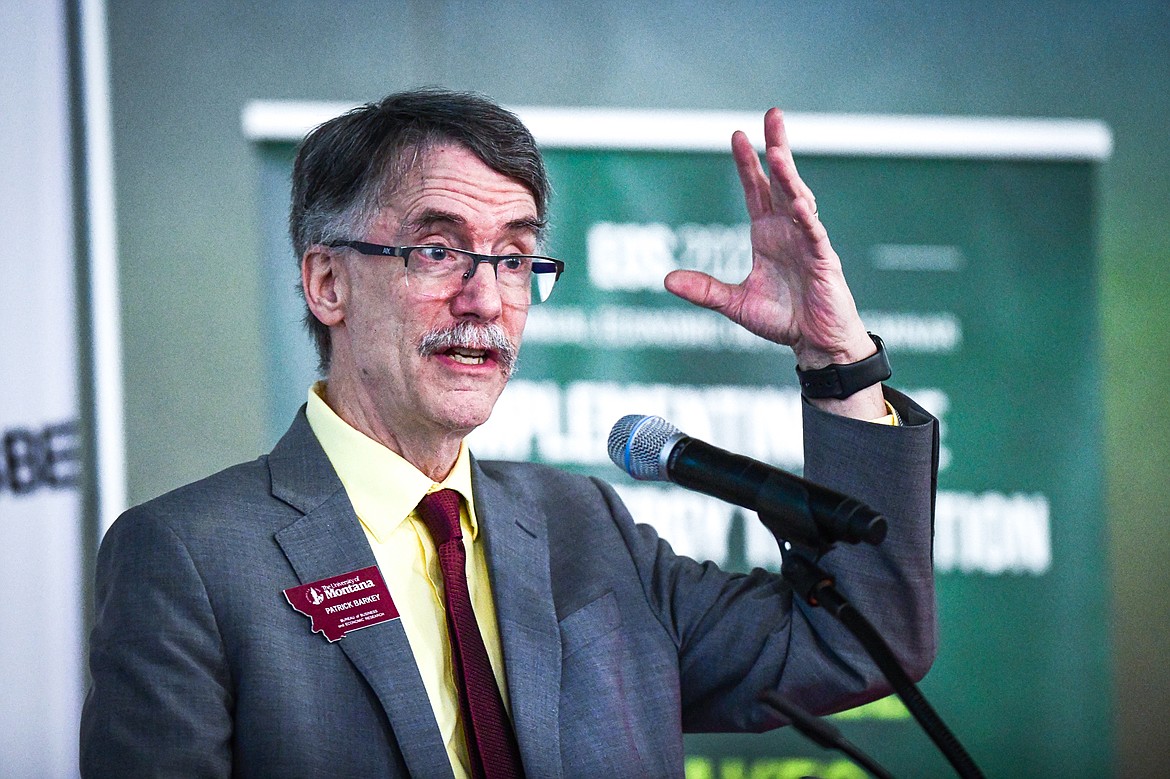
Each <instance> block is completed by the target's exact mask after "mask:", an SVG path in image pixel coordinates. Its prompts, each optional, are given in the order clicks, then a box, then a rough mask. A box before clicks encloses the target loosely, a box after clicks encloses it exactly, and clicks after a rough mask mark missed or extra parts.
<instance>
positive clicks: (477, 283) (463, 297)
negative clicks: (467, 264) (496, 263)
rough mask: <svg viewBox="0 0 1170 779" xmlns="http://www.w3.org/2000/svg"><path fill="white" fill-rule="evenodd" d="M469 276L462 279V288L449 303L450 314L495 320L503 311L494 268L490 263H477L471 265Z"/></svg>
mask: <svg viewBox="0 0 1170 779" xmlns="http://www.w3.org/2000/svg"><path fill="white" fill-rule="evenodd" d="M470 274H471V275H470V276H467V277H466V278H464V280H463V286H462V287H461V288H460V290H459V293H458V294H457V295H455V297H454V298H453V299H452V301H451V304H452V313H454V314H456V315H457V316H475V317H477V318H480V319H495V318H496V317H498V316H499V315H500V312H501V311H502V309H503V302H502V300H501V299H500V288H499V286H498V285H497V284H496V272H495V268H493V267H492V264H491V263H490V262H477V263H475V264H474V265H472V267H471V270H470Z"/></svg>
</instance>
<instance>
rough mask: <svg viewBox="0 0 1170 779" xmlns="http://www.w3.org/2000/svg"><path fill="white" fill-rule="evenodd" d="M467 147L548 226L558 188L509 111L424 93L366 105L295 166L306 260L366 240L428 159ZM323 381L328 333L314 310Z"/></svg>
mask: <svg viewBox="0 0 1170 779" xmlns="http://www.w3.org/2000/svg"><path fill="white" fill-rule="evenodd" d="M447 142H454V143H457V144H459V145H461V146H464V147H466V148H467V149H468V150H469V151H471V152H472V153H474V154H475V155H476V156H477V157H479V159H480V160H482V161H483V163H484V164H485V165H487V166H488V167H489V168H491V169H492V170H494V171H496V172H497V173H501V174H503V175H505V176H508V177H509V178H512V179H515V180H516V181H518V182H520V183H521V184H522V185H524V187H525V188H527V189H528V190H529V192H531V193H532V198H533V200H535V201H536V214H537V218H538V220H539V221H540V222H541V223H543V222H544V221H545V219H546V212H547V208H548V199H549V194H550V186H549V182H548V175H547V173H546V172H545V168H544V160H543V158H542V157H541V155H540V151H539V150H538V149H537V148H536V141H535V140H533V138H532V134H531V133H530V132H529V131H528V128H526V127H525V126H524V125H523V123H521V122H520V120H519V119H518V118H517V117H516V115H515V114H512V113H511V112H509V111H506V110H504V109H503V108H501V107H500V106H499V105H497V104H496V103H494V102H492V101H491V100H489V99H488V98H486V97H483V96H482V95H477V94H473V93H468V92H451V91H447V90H443V89H434V88H426V89H417V90H412V91H409V92H399V93H397V94H393V95H390V96H388V97H386V98H384V99H382V100H381V101H379V102H377V103H367V104H366V105H363V106H360V107H358V108H355V109H353V110H352V111H349V112H347V113H345V114H343V115H341V116H339V117H337V118H335V119H330V120H329V121H328V122H325V123H324V124H322V125H320V126H319V127H317V128H316V129H314V130H313V131H312V132H310V133H309V134H308V135H307V136H306V137H305V139H304V141H302V142H301V145H300V147H299V148H298V149H297V156H296V161H295V162H294V164H293V176H292V207H291V208H290V210H289V219H288V225H289V235H290V237H291V238H292V245H293V250H294V251H295V252H296V255H297V258H298V261H302V260H303V258H304V256H305V253H306V252H307V251H308V250H309V248H310V247H312V246H314V245H316V244H327V243H330V242H332V241H336V240H341V239H352V238H355V237H360V236H361V234H362V233H363V232H364V230H365V228H366V227H367V226H368V225H369V224H370V222H371V221H372V220H373V219H374V218H375V217H376V216H377V215H378V213H379V212H380V211H381V210H382V208H384V207H385V204H386V203H387V202H388V201H389V200H390V199H391V198H392V197H393V196H394V194H395V193H396V192H397V190H398V187H400V186H401V184H402V183H403V180H404V179H405V177H406V175H407V174H409V173H410V172H411V171H412V170H413V169H414V168H415V167H416V166H417V164H418V161H419V159H420V157H421V155H422V153H423V152H424V151H425V150H427V149H429V148H431V147H433V146H435V145H437V144H441V143H447ZM304 322H305V326H306V327H307V328H308V330H309V333H310V334H311V335H312V336H313V340H314V343H315V345H316V347H317V357H318V360H319V367H320V370H321V372H322V373H326V372H328V370H329V359H330V351H331V349H330V340H329V328H328V327H326V326H325V325H324V324H322V323H321V322H320V321H319V320H318V319H317V317H315V316H314V315H313V313H312V311H310V310H309V308H308V305H307V303H306V306H305V317H304Z"/></svg>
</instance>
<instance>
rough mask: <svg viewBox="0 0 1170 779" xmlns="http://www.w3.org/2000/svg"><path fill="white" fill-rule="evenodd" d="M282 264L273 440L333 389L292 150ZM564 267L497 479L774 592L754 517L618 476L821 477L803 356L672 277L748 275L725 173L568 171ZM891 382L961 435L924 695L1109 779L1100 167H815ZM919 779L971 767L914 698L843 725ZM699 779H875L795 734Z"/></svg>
mask: <svg viewBox="0 0 1170 779" xmlns="http://www.w3.org/2000/svg"><path fill="white" fill-rule="evenodd" d="M264 149H265V152H264V155H263V159H264V163H265V164H264V177H265V179H264V180H265V184H264V186H263V187H262V189H263V191H264V197H263V199H262V202H263V203H264V208H265V209H266V211H267V213H266V215H265V221H266V224H267V227H266V229H267V230H268V231H269V232H268V241H269V246H270V247H271V248H270V251H269V254H268V256H269V257H272V258H274V259H273V266H272V267H273V274H274V275H273V283H272V284H270V285H269V287H270V289H274V290H280V291H279V293H277V294H276V295H274V297H273V299H272V300H270V301H269V306H270V308H269V313H270V321H272V322H273V330H272V343H273V349H272V351H271V354H272V355H273V358H272V359H273V362H272V370H273V382H274V385H273V386H274V402H273V416H272V419H273V436H274V437H275V436H276V435H278V434H279V432H282V431H283V429H284V426H285V425H286V424H287V420H288V418H289V415H290V413H291V410H292V409H295V407H296V405H299V403H300V402H302V400H303V393H304V387H305V386H306V382H307V380H308V378H309V377H310V376H311V365H312V363H311V357H310V356H309V351H308V347H307V343H306V342H305V339H304V337H303V336H302V335H301V334H300V332H299V329H298V328H297V327H296V325H295V321H296V318H297V317H298V316H299V309H298V308H297V304H296V303H295V299H292V298H290V297H288V296H287V294H286V292H285V291H284V290H286V289H287V286H288V285H289V284H290V280H291V279H292V278H293V271H292V269H293V267H294V261H293V260H292V259H291V258H290V257H289V253H288V249H287V242H286V241H285V239H284V238H283V236H282V225H283V218H284V216H283V207H284V203H285V202H286V198H287V194H286V192H287V176H288V170H289V149H288V147H287V146H276V145H271V146H266V147H264ZM546 155H547V156H546V159H547V162H548V165H549V168H550V174H551V177H552V180H553V183H554V187H555V197H554V200H553V203H552V209H551V214H550V218H551V224H552V229H551V234H550V241H549V246H548V247H547V248H548V252H549V253H550V254H553V255H554V256H557V257H560V258H562V259H564V260H565V261H566V263H567V265H568V268H567V270H566V275H565V277H564V278H563V279H562V281H561V282H560V283H559V284H558V287H557V290H556V293H555V295H554V296H553V298H552V301H550V303H549V304H547V305H544V306H540V307H538V308H534V309H533V310H532V311H531V314H530V317H529V325H528V328H527V331H526V334H525V342H524V347H523V349H522V353H521V361H520V368H519V371H518V373H517V375H516V378H515V379H514V380H513V382H512V383H511V385H510V386H509V387H508V389H507V390H505V392H504V395H503V396H502V397H501V400H500V402H499V404H498V406H497V408H496V411H495V413H494V414H493V416H492V419H491V420H490V421H489V422H488V423H487V424H486V425H485V426H484V427H483V428H481V429H480V430H478V431H476V432H475V433H474V434H473V436H472V438H471V446H472V450H473V451H474V452H475V453H476V454H477V455H478V456H480V457H481V458H485V459H486V458H496V457H503V458H512V459H532V460H539V461H544V462H549V463H553V464H556V465H558V466H560V467H564V468H567V469H569V470H573V471H577V472H580V473H589V474H594V475H598V476H601V477H603V478H605V479H607V480H610V481H611V482H612V483H614V485H615V486H616V487H617V488H618V490H619V492H620V493H621V495H622V497H623V499H624V500H626V502H627V504H628V505H629V506H630V508H631V511H632V512H633V513H634V515H635V517H637V518H638V519H640V520H643V521H646V522H649V523H651V524H654V525H655V526H656V527H658V529H659V530H660V532H661V533H662V534H663V536H664V537H666V538H667V539H669V540H670V541H671V543H672V544H673V545H674V547H675V549H676V550H678V551H680V552H683V553H686V554H689V555H692V556H695V557H698V558H700V559H711V560H714V561H716V562H718V563H720V564H722V565H724V566H727V567H729V568H733V569H746V568H748V567H751V566H756V565H762V566H766V567H770V568H776V567H777V566H778V563H779V555H778V553H777V550H776V544H775V542H774V541H773V539H772V538H771V536H770V535H769V534H768V533H767V532H766V531H764V530H763V529H762V528H761V527H760V525H759V523H758V522H757V520H756V519H755V517H754V516H752V515H750V514H748V513H746V512H744V511H742V510H740V509H737V508H735V507H732V506H728V505H726V504H722V503H719V502H718V501H715V500H713V499H710V498H706V497H704V496H701V495H698V494H695V493H689V492H686V491H684V490H682V489H679V488H674V487H671V486H669V485H646V484H635V483H634V482H633V481H632V480H630V479H629V478H628V477H626V476H624V475H623V474H622V473H621V472H620V471H618V470H617V469H616V468H614V467H613V466H612V464H610V463H609V461H608V458H607V456H606V447H605V441H606V437H607V435H608V433H609V430H610V427H611V426H612V425H613V423H614V422H615V421H616V420H617V419H618V418H619V417H621V416H623V415H625V414H629V413H641V414H658V415H661V416H663V417H665V418H666V419H667V420H669V421H671V422H672V423H674V424H676V425H677V426H678V427H680V428H681V429H682V430H683V431H685V432H687V433H688V434H690V435H693V436H695V437H698V438H702V439H704V440H707V441H709V442H711V443H714V444H717V445H719V446H722V447H724V448H727V449H730V450H732V451H735V452H740V453H743V454H746V455H749V456H751V457H754V458H756V459H759V460H763V461H766V462H770V463H773V464H775V465H777V466H780V467H783V468H787V469H791V470H799V469H800V467H801V461H802V454H801V443H800V441H801V438H800V399H799V394H798V391H797V388H796V382H795V377H794V374H793V365H794V364H793V359H792V357H791V354H790V353H789V352H788V351H787V350H786V349H781V348H779V347H775V346H772V345H769V344H766V343H764V342H762V341H760V340H758V339H756V338H754V337H753V336H750V335H748V334H746V333H744V332H742V331H740V330H739V329H738V328H736V327H735V326H733V325H731V324H730V323H728V322H725V321H724V320H723V319H722V318H721V317H719V316H718V315H716V314H713V313H711V312H707V311H703V310H699V309H695V308H693V307H691V306H689V305H687V304H685V303H682V302H681V301H678V300H676V299H675V298H673V296H671V295H669V294H668V293H666V292H665V291H664V290H663V288H662V277H663V276H664V275H665V273H666V272H668V271H669V270H672V269H674V268H699V269H702V270H706V271H709V272H711V273H713V274H714V275H716V276H718V277H720V278H723V279H725V280H738V279H740V278H742V277H743V275H745V273H746V271H747V268H748V267H749V264H750V243H749V239H748V228H747V224H746V222H747V218H746V213H745V210H744V206H743V195H742V191H741V189H740V185H739V181H738V179H737V177H736V175H735V170H734V167H733V164H732V162H731V159H730V155H729V154H728V153H727V152H721V153H708V152H653V151H615V150H572V149H560V148H552V149H548V150H547V152H546ZM797 162H798V165H799V167H800V169H801V172H802V174H803V177H804V179H805V180H806V181H807V182H808V183H809V185H810V186H811V187H812V189H813V191H814V192H815V193H816V195H817V202H818V206H819V210H820V216H821V219H822V221H823V222H824V223H825V225H826V226H827V227H828V229H829V233H830V235H831V237H832V240H833V243H834V245H835V247H836V248H837V251H838V253H839V254H840V255H841V257H842V258H843V260H844V263H845V269H846V274H847V277H848V279H849V281H850V285H851V287H852V289H853V291H854V295H855V297H856V298H857V301H858V305H859V307H860V308H861V309H862V316H863V318H864V319H865V322H866V325H867V327H868V328H869V329H871V330H873V331H874V332H876V333H878V334H880V335H881V336H882V337H883V338H884V339H885V342H886V344H887V347H888V350H889V353H890V359H891V362H892V363H893V368H894V377H893V379H892V380H891V384H892V385H894V386H896V387H898V388H900V389H903V390H904V391H907V392H908V393H910V394H911V395H912V396H913V397H915V399H917V400H918V401H919V402H920V403H922V404H923V405H924V406H925V407H927V408H928V409H929V410H931V411H932V412H933V413H934V414H936V415H937V416H938V417H939V419H940V420H941V422H942V452H941V455H942V464H941V472H940V478H939V483H940V494H939V499H938V510H937V517H936V543H935V561H936V570H937V583H938V593H939V609H940V626H939V629H940V650H939V657H938V660H937V661H936V663H935V665H934V668H933V669H932V671H931V672H930V674H929V675H928V676H927V678H926V679H925V680H924V681H923V683H922V685H921V687H922V689H923V691H924V692H925V693H926V694H927V696H928V697H929V699H930V700H931V702H932V703H933V704H934V705H935V707H936V708H937V709H938V711H939V713H940V714H941V715H942V716H943V718H944V719H945V720H946V721H947V723H948V724H949V725H950V726H951V727H952V729H953V730H954V731H955V733H956V734H957V735H958V737H959V738H960V740H961V741H962V742H963V743H964V744H965V745H966V746H967V747H968V749H969V750H970V751H971V752H972V754H973V756H974V758H975V759H976V761H977V762H978V763H979V764H980V766H981V767H982V768H983V769H984V771H985V772H986V773H987V774H988V775H991V776H1029V777H1042V776H1053V777H1056V776H1062V777H1063V776H1099V775H1105V774H1107V773H1108V771H1109V766H1110V757H1111V738H1110V720H1111V710H1110V700H1111V691H1110V671H1109V665H1108V657H1109V651H1108V650H1109V646H1108V642H1109V629H1108V624H1107V614H1108V596H1107V593H1108V587H1107V580H1106V568H1105V549H1106V545H1105V537H1104V511H1103V495H1102V475H1101V436H1100V418H1101V413H1100V390H1099V369H1098V358H1097V349H1098V346H1097V344H1098V339H1097V333H1096V326H1095V323H1096V317H1095V313H1094V312H1095V306H1096V279H1095V273H1096V265H1095V261H1094V251H1093V250H1094V242H1093V241H1094V232H1093V199H1094V198H1093V195H1094V187H1093V184H1094V166H1093V165H1092V164H1091V163H1090V162H1085V161H1059V160H1057V161H1050V160H1046V161H1029V160H989V159H979V160H965V159H961V158H951V159H923V158H911V157H902V158H880V157H830V156H807V155H806V156H803V157H801V156H798V159H797ZM835 721H836V722H837V724H838V725H839V726H840V727H841V728H842V729H843V730H844V731H845V734H846V736H847V737H848V738H849V739H850V740H851V741H853V742H854V743H856V744H858V745H859V746H861V747H862V748H863V749H865V750H867V751H868V752H870V753H871V754H872V755H874V756H875V757H876V758H877V759H878V760H879V761H880V762H882V763H883V764H884V765H885V766H886V767H887V768H889V769H890V770H891V771H892V772H893V773H894V774H896V775H897V776H900V777H912V776H921V777H936V776H942V775H947V774H948V773H950V769H949V767H948V766H947V764H946V763H945V761H944V760H943V759H942V758H941V757H940V756H939V755H938V753H937V751H936V749H935V748H934V746H933V744H931V742H930V741H929V740H928V739H927V737H926V736H925V735H924V734H923V733H922V732H921V731H920V729H919V728H918V726H917V724H916V723H915V722H914V721H913V719H911V718H910V716H909V714H908V713H907V712H906V710H905V709H904V707H902V705H901V704H900V703H899V702H898V701H897V700H896V699H887V700H884V701H879V702H877V703H875V704H871V705H869V706H867V707H863V708H861V709H858V710H855V711H853V712H848V713H846V714H843V715H838V716H837V717H836V718H835ZM687 748H688V755H689V758H688V762H687V776H688V777H689V778H690V779H765V778H769V779H770V778H773V777H776V778H778V777H794V778H795V777H801V776H806V775H815V776H820V777H823V778H824V779H833V778H836V777H860V776H864V775H865V774H864V772H862V771H861V769H859V768H857V767H856V766H854V765H853V764H852V763H850V762H849V761H848V760H846V759H845V758H843V757H841V756H839V755H835V754H832V753H828V752H825V751H824V750H822V749H821V748H819V747H817V746H815V745H813V744H811V743H809V742H807V741H805V740H804V739H803V738H802V737H800V736H799V735H798V734H796V733H795V732H793V731H791V730H790V729H783V730H780V731H777V732H774V733H769V734H763V735H735V736H731V735H695V736H689V737H688V742H687Z"/></svg>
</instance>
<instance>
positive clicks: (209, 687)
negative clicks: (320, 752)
mask: <svg viewBox="0 0 1170 779" xmlns="http://www.w3.org/2000/svg"><path fill="white" fill-rule="evenodd" d="M94 624H95V626H94V629H93V633H92V635H91V638H90V674H91V677H92V681H91V685H90V689H89V692H88V694H87V696H86V700H85V704H84V707H83V709H82V716H81V752H80V765H81V774H82V776H84V777H121V776H191V777H196V776H198V777H212V776H228V775H230V773H231V746H230V745H231V737H232V719H231V710H232V694H231V684H230V680H229V678H228V671H227V663H226V662H225V659H224V652H223V645H222V642H221V640H220V632H219V629H218V627H217V624H216V619H215V615H214V613H213V611H212V608H211V604H210V602H209V600H208V595H207V590H206V588H205V586H204V581H203V579H202V577H201V575H200V572H199V570H198V569H197V565H196V563H195V561H194V560H193V559H192V557H191V555H190V554H189V552H188V549H187V547H186V546H185V544H184V543H183V542H182V540H181V539H180V537H179V536H178V535H177V534H176V533H175V532H174V530H173V529H172V528H171V527H170V526H169V525H168V524H167V522H166V519H165V517H160V516H157V515H155V514H153V513H152V512H151V510H150V508H149V506H146V507H139V508H136V509H132V510H131V511H129V512H127V513H126V514H125V515H123V516H122V517H121V518H120V519H119V520H118V521H117V522H115V523H114V525H113V526H112V527H111V528H110V530H109V532H108V533H107V534H106V537H105V539H104V541H103V542H102V545H101V550H100V551H99V553H98V561H97V578H96V587H95V623H94Z"/></svg>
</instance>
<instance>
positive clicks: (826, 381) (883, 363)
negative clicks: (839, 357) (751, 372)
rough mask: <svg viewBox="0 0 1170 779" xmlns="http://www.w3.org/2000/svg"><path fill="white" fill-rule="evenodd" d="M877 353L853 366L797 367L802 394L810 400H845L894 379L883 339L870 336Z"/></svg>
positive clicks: (839, 364)
mask: <svg viewBox="0 0 1170 779" xmlns="http://www.w3.org/2000/svg"><path fill="white" fill-rule="evenodd" d="M867 335H868V336H869V338H870V339H871V340H872V342H873V345H874V346H875V347H876V351H875V352H874V353H873V354H871V355H870V356H868V357H865V358H864V359H860V360H857V361H855V362H850V363H845V364H841V363H832V364H829V365H825V366H823V367H817V368H801V367H800V364H799V363H798V364H797V366H796V376H797V378H798V379H799V381H800V392H801V394H803V395H804V396H805V397H806V398H809V399H810V400H824V399H828V398H833V399H836V400H844V399H846V398H848V397H850V396H852V395H855V394H856V393H858V392H860V391H861V390H863V389H866V388H867V387H871V386H873V385H875V384H880V383H881V382H883V381H886V380H887V379H889V378H890V376H891V374H892V372H891V370H890V361H889V358H888V357H887V356H886V350H885V345H884V344H883V343H882V339H881V338H879V337H878V336H876V335H874V334H873V333H867Z"/></svg>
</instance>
